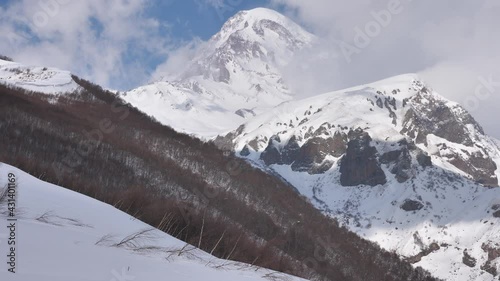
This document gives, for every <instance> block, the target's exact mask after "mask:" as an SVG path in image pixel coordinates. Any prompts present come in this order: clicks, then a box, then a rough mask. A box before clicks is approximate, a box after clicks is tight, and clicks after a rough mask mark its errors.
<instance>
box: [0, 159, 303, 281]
mask: <svg viewBox="0 0 500 281" xmlns="http://www.w3.org/2000/svg"><path fill="white" fill-rule="evenodd" d="M9 173H11V174H13V175H15V178H16V182H17V187H16V191H17V192H16V196H17V204H16V211H15V213H16V214H15V216H16V218H17V222H16V230H15V239H16V245H15V247H16V273H15V274H14V273H11V272H9V271H8V268H9V267H10V266H9V265H8V264H7V263H6V259H7V257H6V253H7V254H8V253H9V249H8V248H7V247H10V246H8V245H7V244H8V241H9V240H8V236H10V231H9V230H8V228H7V226H8V225H9V224H10V222H7V218H8V214H5V211H6V210H7V206H6V205H5V204H0V208H1V212H0V216H1V217H2V219H1V222H0V224H1V227H0V254H1V256H2V258H1V260H2V262H1V265H0V280H13V281H14V280H23V281H25V280H26V281H28V280H32V281H68V280H71V281H83V280H85V281H89V280H92V281H97V280H103V281H132V280H141V281H147V280H155V281H157V280H175V281H184V280H186V281H187V280H189V281H191V280H193V281H196V280H206V281H211V280H214V281H215V280H216V281H225V280H227V281H258V280H290V281H295V280H297V281H299V280H303V279H300V278H297V277H291V276H288V275H285V274H281V273H276V272H273V271H270V270H267V269H258V268H256V267H252V268H250V267H249V266H248V265H244V264H240V263H234V262H227V261H224V260H220V259H217V258H215V257H213V256H210V255H209V254H207V253H205V252H202V251H201V250H198V249H193V248H192V247H191V246H190V248H191V251H189V253H186V254H183V255H181V256H180V257H179V256H178V255H177V254H173V255H171V254H169V253H168V251H171V250H177V249H181V248H183V247H184V246H185V245H186V244H185V243H183V242H182V241H179V240H177V239H175V238H173V237H171V236H169V235H167V234H165V233H163V232H160V231H158V230H156V229H152V228H151V227H150V226H149V225H147V224H145V223H143V222H141V221H139V220H137V219H134V218H133V217H131V216H129V215H127V214H125V213H123V212H121V211H119V210H117V209H115V208H114V207H112V206H110V205H107V204H104V203H102V202H99V201H97V200H94V199H91V198H89V197H86V196H84V195H81V194H78V193H76V192H73V191H70V190H67V189H65V188H62V187H59V186H56V185H52V184H49V183H45V182H42V181H40V180H38V179H36V178H34V177H32V176H30V175H28V174H27V173H25V172H22V171H20V170H19V169H16V168H14V167H12V166H9V165H6V164H1V163H0V186H1V187H2V188H5V187H6V186H7V182H8V179H9V177H8V175H9ZM8 231H9V232H8ZM141 231H145V233H144V234H143V235H139V238H137V239H134V240H132V241H131V242H130V243H125V244H124V245H121V246H113V244H116V243H120V242H121V241H122V240H123V239H124V238H126V237H130V235H134V234H137V233H140V232H141ZM103 238H104V239H103ZM98 241H100V242H99V243H98ZM188 249H189V248H188ZM169 256H170V257H169ZM221 265H223V266H222V267H220V266H221ZM274 278H275V279H274Z"/></svg>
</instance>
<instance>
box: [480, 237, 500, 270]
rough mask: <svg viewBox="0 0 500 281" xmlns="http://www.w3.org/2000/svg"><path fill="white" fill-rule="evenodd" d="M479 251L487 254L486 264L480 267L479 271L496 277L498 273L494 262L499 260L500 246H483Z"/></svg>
mask: <svg viewBox="0 0 500 281" xmlns="http://www.w3.org/2000/svg"><path fill="white" fill-rule="evenodd" d="M481 249H483V251H484V252H485V253H487V254H488V259H487V261H486V263H484V264H483V265H481V269H482V270H484V271H486V272H488V273H490V274H491V275H493V276H497V274H498V272H497V268H496V265H495V263H494V260H496V259H498V258H500V246H499V245H498V244H497V245H496V246H493V245H490V244H483V245H482V246H481Z"/></svg>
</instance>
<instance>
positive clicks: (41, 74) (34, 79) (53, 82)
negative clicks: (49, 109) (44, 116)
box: [0, 59, 79, 94]
mask: <svg viewBox="0 0 500 281" xmlns="http://www.w3.org/2000/svg"><path fill="white" fill-rule="evenodd" d="M0 83H2V84H8V85H12V86H16V87H20V88H23V89H26V90H30V91H37V92H41V93H45V94H59V93H69V92H74V91H75V90H77V89H78V87H79V86H78V84H76V83H75V81H73V78H72V77H71V73H70V72H69V71H63V70H59V69H56V68H49V67H38V66H26V65H22V64H19V63H16V62H11V61H6V60H2V59H0Z"/></svg>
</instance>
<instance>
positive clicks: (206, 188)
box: [0, 77, 436, 281]
mask: <svg viewBox="0 0 500 281" xmlns="http://www.w3.org/2000/svg"><path fill="white" fill-rule="evenodd" d="M74 79H75V81H76V82H77V83H78V84H80V85H81V87H82V89H81V90H79V91H77V92H75V93H72V94H65V95H60V96H57V97H54V96H51V95H44V94H40V93H34V92H28V91H25V90H22V89H19V88H14V87H9V86H5V85H0V132H1V134H0V143H1V144H2V149H1V150H0V161H1V162H4V163H7V164H10V165H13V166H16V167H18V168H20V169H23V170H25V171H27V172H29V173H31V174H32V175H34V176H36V177H39V178H40V179H42V180H44V181H48V182H52V183H55V184H58V185H61V186H64V187H66V188H70V189H72V190H75V191H78V192H80V193H83V194H86V195H88V196H91V197H94V198H96V199H98V200H101V201H104V202H106V203H109V204H111V205H114V206H115V207H117V208H119V209H121V210H123V211H125V212H127V213H129V214H131V215H133V216H135V217H137V218H139V219H141V220H143V221H144V222H146V223H148V224H150V225H152V226H155V227H158V228H160V229H161V230H162V231H165V232H167V233H169V234H170V235H172V236H174V237H177V238H179V239H181V240H184V241H186V242H188V243H190V244H192V245H194V246H199V247H200V248H202V249H203V250H205V251H207V252H209V253H210V252H212V253H213V254H214V255H216V256H218V257H221V258H225V259H230V260H236V261H242V262H245V263H249V264H253V265H259V266H263V267H267V268H270V269H274V270H278V271H282V272H286V273H290V274H294V275H297V276H301V277H304V278H308V279H314V280H363V281H364V280H389V281H390V280H394V281H396V280H397V281H399V280H436V279H434V278H432V277H430V276H429V274H427V273H426V272H425V271H423V270H422V269H420V268H418V269H414V268H413V267H412V266H411V265H410V264H409V263H406V262H404V261H401V260H400V258H399V257H398V256H397V255H396V254H395V253H389V252H387V251H385V250H383V249H381V248H380V247H378V246H377V245H375V244H373V243H371V242H368V241H366V240H364V239H361V238H359V237H358V236H357V235H355V234H354V233H352V232H350V231H348V230H347V229H345V228H343V227H340V226H339V225H338V224H337V223H336V222H335V221H334V220H332V219H331V218H328V217H326V216H324V215H323V214H321V213H320V211H318V210H317V209H316V208H314V207H313V206H312V205H311V204H310V203H309V202H308V201H307V199H305V198H304V197H302V196H300V195H299V194H297V193H296V192H295V191H294V189H293V187H291V186H289V185H288V184H287V183H285V182H283V181H281V180H280V179H278V178H276V177H275V176H272V175H269V174H266V173H265V172H263V171H261V170H259V169H257V168H254V167H252V166H251V165H250V164H249V163H247V162H245V161H244V160H242V159H240V158H238V157H236V156H234V155H233V154H232V153H231V152H228V151H222V150H220V149H218V148H217V147H216V146H215V145H214V144H212V143H205V142H202V141H200V140H198V139H195V138H192V137H190V136H188V135H184V134H180V133H177V132H175V131H174V130H172V129H171V128H168V127H165V126H162V125H161V124H159V123H158V122H156V121H155V120H152V119H151V118H150V117H148V116H146V115H144V114H142V113H141V112H139V111H138V110H137V109H135V108H133V107H131V106H129V105H127V104H124V102H123V101H122V100H120V99H119V98H118V97H117V96H116V95H115V94H113V93H111V92H108V91H105V90H103V89H102V88H101V87H99V86H97V85H94V84H92V83H90V82H87V81H84V80H81V79H79V78H77V77H74Z"/></svg>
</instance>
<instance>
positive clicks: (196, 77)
mask: <svg viewBox="0 0 500 281" xmlns="http://www.w3.org/2000/svg"><path fill="white" fill-rule="evenodd" d="M314 40H315V37H314V36H313V35H312V34H310V33H308V32H307V31H305V30H304V29H302V28H301V27H300V26H298V25H297V24H295V23H294V22H292V21H291V20H289V19H288V18H286V17H285V16H283V15H281V14H279V13H277V12H275V11H272V10H269V9H264V8H258V9H254V10H250V11H242V12H239V13H238V14H236V15H235V16H234V17H232V18H231V19H229V20H228V21H227V22H226V23H225V24H224V26H223V27H222V30H221V31H220V32H219V33H217V34H216V35H215V36H213V37H212V38H211V39H210V40H209V41H208V42H207V43H206V44H205V45H204V46H203V47H201V48H200V49H199V51H198V53H197V55H196V56H195V57H194V59H193V62H192V63H191V64H189V65H187V66H186V68H185V69H181V70H179V72H178V74H169V76H174V78H173V80H172V81H168V82H167V81H160V82H156V83H152V84H150V85H147V86H144V87H140V88H137V89H135V90H132V91H130V92H127V93H124V94H123V98H124V99H125V100H126V101H127V102H129V103H131V104H132V105H134V106H136V107H138V108H139V109H141V110H142V111H143V112H145V113H147V114H149V115H151V116H153V117H155V118H156V119H157V120H159V121H160V122H162V123H163V124H165V125H169V126H172V127H173V128H175V129H176V130H178V131H181V132H186V133H190V134H195V135H197V136H199V137H203V138H211V137H214V136H216V135H218V134H220V133H224V132H228V131H231V130H233V129H236V128H237V127H238V126H239V125H241V124H242V123H244V122H245V120H246V119H247V118H250V117H253V116H255V115H257V114H260V113H262V112H264V111H265V110H267V109H269V108H271V107H274V106H276V105H278V104H280V103H282V102H284V101H289V100H292V98H293V96H292V93H291V91H290V89H289V88H288V87H287V85H286V82H285V81H284V80H283V77H282V74H281V73H280V69H281V68H282V67H283V66H285V65H286V64H287V63H289V62H290V60H291V58H292V57H293V54H294V53H295V52H297V51H298V50H301V49H303V48H306V47H307V46H310V45H311V44H312V43H313V42H314Z"/></svg>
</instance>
